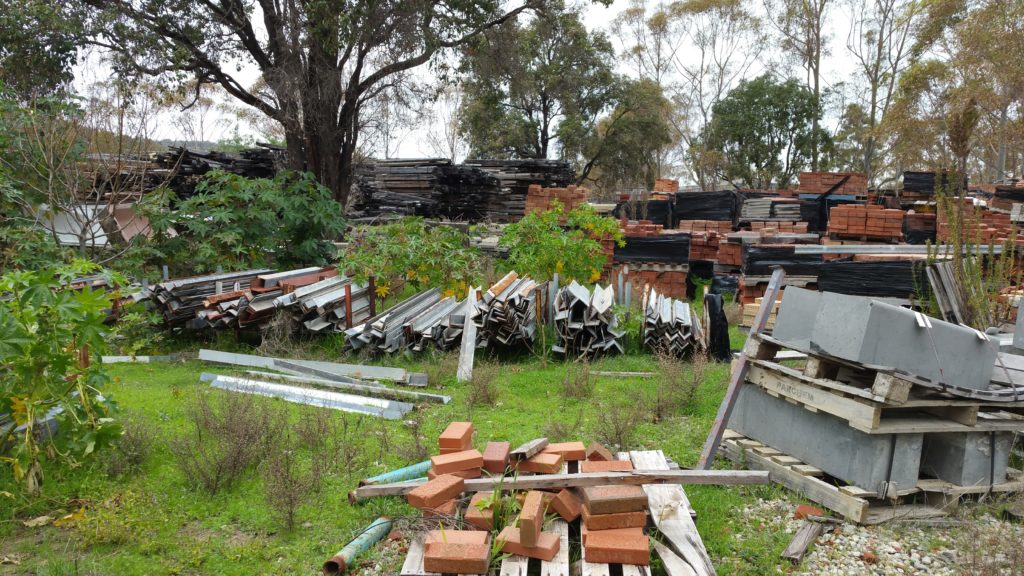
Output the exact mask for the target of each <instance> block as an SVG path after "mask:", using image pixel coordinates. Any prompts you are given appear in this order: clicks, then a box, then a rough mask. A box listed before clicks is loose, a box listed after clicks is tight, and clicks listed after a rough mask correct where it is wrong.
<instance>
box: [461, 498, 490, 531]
mask: <svg viewBox="0 0 1024 576" xmlns="http://www.w3.org/2000/svg"><path fill="white" fill-rule="evenodd" d="M491 494H492V492H477V493H476V494H473V497H472V498H470V499H469V506H467V507H466V513H465V515H464V518H465V519H466V522H469V523H470V524H472V525H473V526H475V527H477V528H479V529H481V530H487V531H490V530H493V529H494V509H493V508H491V507H486V508H481V507H480V502H483V501H485V500H489V499H490V497H491Z"/></svg>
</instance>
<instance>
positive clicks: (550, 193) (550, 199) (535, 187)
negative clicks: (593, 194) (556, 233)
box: [526, 184, 588, 214]
mask: <svg viewBox="0 0 1024 576" xmlns="http://www.w3.org/2000/svg"><path fill="white" fill-rule="evenodd" d="M587 194H588V192H587V189H586V188H577V187H576V186H568V187H566V188H543V187H541V185H540V184H530V186H529V188H527V192H526V213H527V214H530V213H532V212H546V211H548V210H550V209H551V204H552V203H554V202H555V201H557V202H559V203H560V204H561V205H562V211H563V212H565V213H566V214H568V213H569V212H570V211H572V210H573V209H575V208H578V207H580V206H582V205H583V204H586V203H587Z"/></svg>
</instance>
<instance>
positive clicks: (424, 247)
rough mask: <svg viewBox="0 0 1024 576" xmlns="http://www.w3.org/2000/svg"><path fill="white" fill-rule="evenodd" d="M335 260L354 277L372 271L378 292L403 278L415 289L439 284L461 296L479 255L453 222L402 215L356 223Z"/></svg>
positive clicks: (392, 290) (397, 287)
mask: <svg viewBox="0 0 1024 576" xmlns="http://www.w3.org/2000/svg"><path fill="white" fill-rule="evenodd" d="M341 266H342V268H343V269H344V270H346V271H348V272H351V273H352V274H353V275H354V276H355V277H356V279H357V280H359V281H366V279H367V278H368V277H369V276H373V277H374V278H375V279H376V287H377V295H378V296H380V297H382V298H383V297H385V296H387V295H389V294H396V293H398V292H400V291H401V289H402V287H403V286H404V285H406V284H408V285H409V286H412V287H413V288H414V289H416V290H422V289H424V288H429V287H439V288H442V289H443V290H444V291H445V292H446V294H447V295H455V296H459V297H462V296H463V295H465V294H466V290H467V289H468V288H469V286H470V285H471V284H474V283H476V282H477V281H479V280H480V277H481V274H480V272H481V269H482V259H481V257H480V251H479V250H477V249H476V248H473V247H471V246H469V237H468V236H467V235H466V234H465V233H463V232H462V231H461V230H459V229H458V228H454V227H451V226H441V225H439V226H431V225H428V224H427V222H426V221H424V220H423V219H422V218H416V217H408V218H402V219H401V220H398V221H397V222H392V223H390V224H385V225H383V226H363V227H359V228H356V229H355V230H354V231H353V232H352V233H351V234H350V235H349V237H348V247H347V248H346V249H345V252H344V253H342V255H341Z"/></svg>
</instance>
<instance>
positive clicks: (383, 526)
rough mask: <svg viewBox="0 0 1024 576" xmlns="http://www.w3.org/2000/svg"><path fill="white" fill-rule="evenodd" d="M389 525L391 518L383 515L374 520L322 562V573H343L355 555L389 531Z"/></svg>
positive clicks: (379, 539) (381, 538) (367, 548)
mask: <svg viewBox="0 0 1024 576" xmlns="http://www.w3.org/2000/svg"><path fill="white" fill-rule="evenodd" d="M391 525H392V522H391V519H390V518H387V517H385V516H381V517H380V518H377V519H376V520H374V521H373V523H372V524H370V525H369V526H367V527H366V528H365V529H364V530H363V531H362V532H360V533H359V535H358V536H356V537H355V538H354V539H353V540H352V541H351V542H349V543H348V544H346V545H345V547H344V548H342V549H341V550H339V551H338V553H337V554H335V555H334V556H331V558H330V559H329V560H327V561H326V562H324V566H323V571H324V574H329V575H330V574H344V573H345V571H346V570H348V568H349V566H351V565H352V561H353V560H355V558H356V556H359V555H360V554H362V553H364V552H366V551H367V550H369V549H370V547H371V546H373V545H374V544H376V543H377V542H380V541H381V540H383V539H384V537H385V536H387V535H388V533H389V532H391Z"/></svg>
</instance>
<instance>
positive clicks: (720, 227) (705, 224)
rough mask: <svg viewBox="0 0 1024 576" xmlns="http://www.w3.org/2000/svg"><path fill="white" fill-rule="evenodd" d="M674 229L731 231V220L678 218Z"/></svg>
mask: <svg viewBox="0 0 1024 576" xmlns="http://www.w3.org/2000/svg"><path fill="white" fill-rule="evenodd" d="M676 230H679V231H680V232H717V233H719V234H728V233H729V232H732V221H731V220H680V221H679V225H678V226H676Z"/></svg>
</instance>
